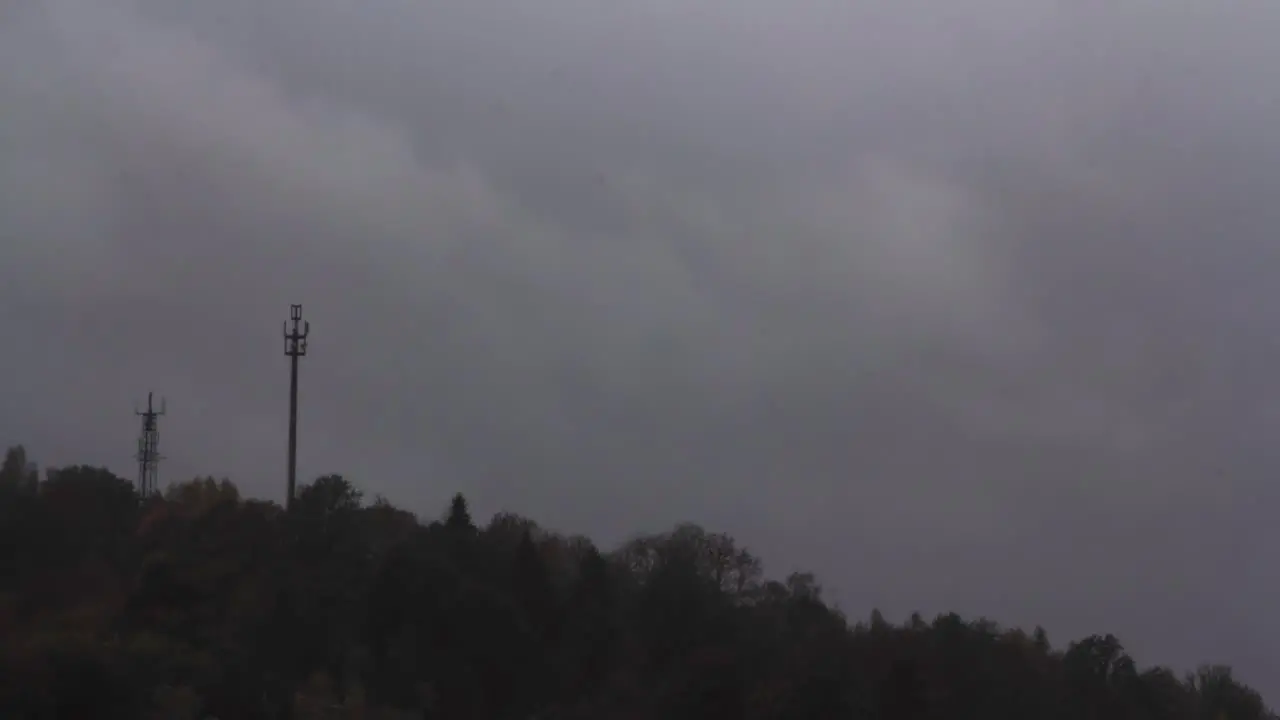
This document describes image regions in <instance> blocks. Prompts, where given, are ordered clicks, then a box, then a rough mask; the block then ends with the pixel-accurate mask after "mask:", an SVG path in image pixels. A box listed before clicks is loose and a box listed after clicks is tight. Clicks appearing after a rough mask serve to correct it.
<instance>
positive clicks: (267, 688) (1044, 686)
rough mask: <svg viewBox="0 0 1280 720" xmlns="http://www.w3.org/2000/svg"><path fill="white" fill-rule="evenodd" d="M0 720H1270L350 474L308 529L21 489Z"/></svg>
mask: <svg viewBox="0 0 1280 720" xmlns="http://www.w3.org/2000/svg"><path fill="white" fill-rule="evenodd" d="M0 549H2V550H0V718H5V720H22V719H26V718H32V719H34V718H69V719H75V720H80V719H82V718H83V719H91V718H121V719H122V720H123V719H134V718H155V719H157V720H160V719H166V720H167V719H177V720H182V719H187V718H190V719H192V720H201V719H205V718H220V719H221V720H253V719H255V718H366V719H368V720H376V719H386V720H392V719H399V718H440V719H448V720H464V719H466V720H470V719H481V718H483V719H486V720H489V719H493V720H504V719H507V718H510V719H512V720H515V719H520V720H531V719H534V718H538V719H541V720H557V719H558V720H588V719H591V720H611V719H617V720H681V719H686V718H687V719H693V718H699V719H703V718H712V719H714V718H733V719H735V720H766V719H770V720H805V719H808V718H814V719H827V718H830V719H832V720H836V719H842V718H866V719H868V720H871V719H876V718H884V719H891V718H892V719H896V718H903V719H924V718H936V719H938V720H943V719H945V720H968V719H973V720H1006V719H1007V720H1029V719H1036V720H1046V719H1048V720H1053V719H1061V720H1068V719H1075V718H1080V719H1082V720H1083V719H1088V720H1113V719H1115V720H1118V719H1120V718H1134V719H1144V720H1254V719H1255V718H1274V717H1276V715H1274V714H1273V713H1272V712H1271V711H1270V710H1269V709H1268V708H1267V707H1266V705H1265V704H1264V702H1263V699H1262V698H1261V697H1260V696H1259V694H1258V693H1257V692H1255V691H1254V690H1252V689H1250V688H1249V687H1246V686H1245V685H1243V684H1242V683H1240V682H1239V681H1237V680H1236V679H1235V678H1233V676H1232V673H1231V670H1230V668H1228V667H1224V666H1218V665H1204V666H1201V667H1200V668H1198V669H1196V670H1194V671H1191V672H1184V671H1181V670H1179V671H1175V670H1172V669H1169V668H1164V667H1142V666H1139V665H1138V664H1137V663H1136V662H1135V660H1134V659H1133V658H1132V657H1130V655H1129V654H1127V653H1126V651H1125V649H1124V647H1123V646H1122V645H1121V643H1120V641H1119V640H1118V639H1117V638H1116V637H1115V636H1113V635H1110V634H1106V633H1101V634H1097V635H1092V636H1089V637H1086V638H1081V639H1077V640H1075V641H1073V642H1070V643H1068V644H1065V645H1054V644H1052V643H1051V642H1050V640H1049V638H1048V637H1047V636H1046V633H1045V632H1044V631H1043V630H1042V629H1040V628H1035V629H1032V630H1031V631H1024V630H1020V629H1016V628H1002V627H1000V626H999V625H997V624H996V623H995V622H993V621H991V620H987V619H985V618H974V619H964V618H961V617H958V616H957V615H955V614H944V615H939V616H938V617H935V618H932V619H925V618H922V617H920V616H919V615H918V614H916V615H912V616H911V617H910V618H909V619H907V620H906V622H905V623H903V624H900V625H899V624H891V623H889V622H887V621H886V620H885V619H884V618H883V616H882V615H881V614H880V613H879V612H877V611H874V610H872V611H870V612H868V613H867V614H866V616H865V619H862V620H856V619H853V618H849V617H846V616H845V615H844V614H843V613H842V612H841V611H840V610H839V609H837V608H835V607H833V606H832V605H831V604H829V603H828V602H827V601H825V600H824V597H823V592H822V588H821V586H820V585H819V584H818V582H817V581H816V580H815V579H814V577H812V576H811V575H808V574H802V573H795V574H792V575H790V576H788V577H786V578H785V579H780V580H779V579H768V578H767V577H766V576H765V575H764V574H763V572H762V568H761V564H760V562H759V560H758V559H757V558H756V557H754V556H753V555H752V554H751V553H750V552H748V551H747V550H746V549H745V548H744V547H742V546H740V545H738V544H737V543H736V542H735V541H734V539H732V538H730V537H728V536H726V535H724V534H720V533H716V532H712V531H709V530H704V529H702V528H700V527H698V526H696V525H692V524H685V525H679V526H677V527H675V528H673V529H672V530H670V531H669V532H664V533H660V534H655V535H648V536H640V537H635V538H634V539H632V540H630V541H628V542H626V543H624V544H622V545H621V546H620V547H617V548H615V549H612V550H608V551H606V550H603V549H601V548H598V547H596V546H595V545H593V544H592V542H591V541H590V540H588V539H587V538H584V537H570V536H564V535H561V534H557V533H555V532H552V531H550V530H548V529H545V528H542V527H539V526H538V525H537V524H536V523H535V522H534V521H532V520H530V519H527V518H524V517H520V516H518V515H513V514H506V513H503V514H498V515H496V516H494V517H493V518H492V519H490V520H489V521H488V522H485V523H478V522H477V521H476V520H475V519H474V518H473V517H472V516H471V514H470V512H469V511H468V508H467V502H466V499H465V498H464V497H463V496H462V495H456V496H455V497H454V498H453V501H452V503H451V504H450V505H449V506H448V507H447V508H443V509H442V512H441V514H440V517H439V518H438V519H433V518H421V519H420V518H418V517H416V516H415V515H414V514H412V513H410V512H407V511H405V510H402V509H399V508H397V507H395V506H394V505H392V504H390V503H389V502H387V501H386V500H385V499H383V498H368V499H367V498H365V497H363V495H362V493H361V491H360V490H359V488H358V487H357V486H356V485H355V484H354V483H352V482H350V481H348V480H346V479H344V478H343V477H340V476H337V475H328V476H324V477H320V478H317V479H315V480H314V481H313V482H311V483H309V484H306V485H304V486H303V487H300V488H299V491H298V494H297V496H296V498H295V502H294V504H293V507H292V508H290V509H289V510H287V511H286V510H285V509H283V508H281V507H280V506H279V505H277V504H275V503H270V502H264V501H261V500H254V499H251V498H247V497H243V496H242V495H241V494H240V492H239V491H238V490H237V488H236V486H235V485H234V484H233V483H231V482H230V481H228V480H215V479H213V478H200V479H195V480H191V481H188V482H182V483H178V484H174V485H171V486H169V487H168V488H167V489H166V491H165V492H164V493H163V495H162V496H155V497H148V498H140V497H138V494H137V492H136V490H135V488H134V485H133V484H132V483H131V482H129V481H128V480H126V479H122V478H120V477H117V476H116V475H114V474H112V473H111V472H110V471H108V470H106V469H102V468H95V467H88V466H70V467H64V468H61V469H57V470H52V469H51V470H47V471H46V472H45V473H44V476H43V477H41V474H40V473H39V472H37V471H35V470H34V469H33V466H32V465H30V464H29V463H28V462H27V458H26V455H25V452H24V450H23V449H22V448H21V447H20V446H19V447H13V448H11V449H10V450H9V451H8V453H7V454H6V457H5V461H4V464H3V466H2V467H0Z"/></svg>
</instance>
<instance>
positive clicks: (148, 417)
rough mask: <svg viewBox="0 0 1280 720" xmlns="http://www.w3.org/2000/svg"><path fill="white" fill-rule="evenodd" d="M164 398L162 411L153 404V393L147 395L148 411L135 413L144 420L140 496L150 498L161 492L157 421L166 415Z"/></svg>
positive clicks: (141, 437) (139, 451) (141, 440)
mask: <svg viewBox="0 0 1280 720" xmlns="http://www.w3.org/2000/svg"><path fill="white" fill-rule="evenodd" d="M164 411H165V403H164V398H161V399H160V409H159V410H156V409H155V408H154V407H153V406H152V404H151V393H147V409H146V410H137V409H135V410H134V411H133V412H134V414H135V415H138V416H139V417H141V418H142V433H141V434H140V435H139V436H138V456H137V459H138V494H139V495H141V496H142V497H144V498H145V497H150V496H152V495H155V494H156V493H158V492H160V461H161V460H163V459H164V456H162V455H161V454H160V429H159V427H158V423H157V420H158V419H159V417H160V416H161V415H163V414H164Z"/></svg>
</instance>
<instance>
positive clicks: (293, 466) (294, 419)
mask: <svg viewBox="0 0 1280 720" xmlns="http://www.w3.org/2000/svg"><path fill="white" fill-rule="evenodd" d="M289 321H291V322H292V323H293V327H292V329H291V328H290V326H289V322H288V321H287V322H285V324H284V354H285V355H287V356H288V357H289V483H288V486H287V488H286V494H285V498H284V503H285V509H286V510H288V509H291V508H292V507H293V496H294V493H295V491H296V488H297V472H298V358H300V357H306V355H307V335H308V334H310V333H311V323H309V322H306V321H305V320H303V319H302V306H301V305H290V306H289Z"/></svg>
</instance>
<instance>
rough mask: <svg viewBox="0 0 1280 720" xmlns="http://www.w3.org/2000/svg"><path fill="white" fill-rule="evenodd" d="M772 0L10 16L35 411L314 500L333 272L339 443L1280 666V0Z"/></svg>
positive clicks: (15, 292)
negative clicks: (1276, 40)
mask: <svg viewBox="0 0 1280 720" xmlns="http://www.w3.org/2000/svg"><path fill="white" fill-rule="evenodd" d="M780 8H781V6H780V5H778V4H776V3H763V2H748V3H743V2H734V3H728V2H706V3H699V4H697V5H696V6H693V5H690V4H688V3H676V2H669V1H664V2H648V3H620V4H619V3H614V4H609V5H608V6H607V7H604V6H600V5H598V4H594V3H586V2H574V1H571V0H554V1H552V2H544V3H539V4H537V5H536V7H535V6H533V5H526V6H517V5H512V6H511V7H508V8H505V9H502V10H498V9H494V8H489V7H486V6H485V5H484V4H483V3H474V2H448V1H445V2H437V3H407V2H393V1H391V0H380V1H379V2H373V3H361V4H358V5H357V4H350V3H343V2H338V1H337V0H325V1H323V2H305V3H304V2H297V1H296V0H272V1H270V2H247V1H245V0H229V1H228V2H222V3H195V2H183V1H180V0H136V1H128V2H127V1H126V0H95V1H94V2H88V1H87V0H49V1H48V2H44V3H39V4H36V3H28V4H25V5H21V6H18V7H16V9H14V10H12V11H6V12H11V14H10V15H9V16H8V17H7V18H6V20H5V22H4V23H3V24H0V107H4V108H5V112H4V116H5V121H4V123H0V238H2V239H3V247H2V248H0V261H3V264H2V265H0V267H2V268H3V274H2V275H0V279H3V281H4V282H3V284H2V285H0V318H2V319H3V320H4V324H5V327H6V329H7V334H8V336H9V337H10V338H12V339H13V340H12V342H10V343H6V352H5V355H4V357H5V362H6V363H7V364H8V365H9V368H10V369H11V376H12V377H14V378H20V379H21V381H20V382H13V383H10V385H9V386H8V387H6V388H5V389H4V390H3V391H0V408H3V412H0V436H2V437H4V438H10V439H11V440H13V441H23V442H26V443H27V444H28V446H29V447H30V449H31V450H32V452H33V453H34V454H35V455H36V456H38V457H40V458H41V459H42V460H43V461H44V462H47V463H59V462H70V461H86V462H94V463H106V464H108V465H111V466H112V467H115V468H117V469H118V470H119V471H121V472H127V470H128V453H129V449H130V448H131V445H132V438H133V435H134V432H135V428H134V427H133V426H132V425H131V422H130V421H131V419H132V418H131V417H130V415H129V411H130V409H131V406H132V404H133V402H134V401H136V400H137V399H138V398H140V397H141V396H142V395H144V394H145V392H146V391H147V390H148V389H155V390H157V391H162V392H164V393H165V394H167V395H168V396H169V398H170V400H171V407H172V413H171V415H170V416H168V417H167V418H166V421H165V425H164V427H163V436H162V437H163V440H162V442H163V443H164V444H165V449H166V452H167V453H168V455H169V456H170V458H171V459H170V460H169V461H167V463H166V465H165V470H164V472H165V473H166V474H167V477H169V478H180V477H183V476H187V475H191V474H194V473H197V472H201V473H204V472H212V473H217V474H222V473H225V474H228V475H231V476H232V477H233V478H235V479H236V480H237V481H239V482H240V483H241V484H242V485H243V486H244V487H246V488H247V489H248V490H249V491H250V492H253V493H257V494H263V495H268V496H273V497H278V495H279V492H280V486H281V482H280V476H281V475H282V471H283V464H284V463H283V457H282V449H283V445H284V443H283V435H284V416H283V409H284V406H285V400H286V398H285V387H284V383H283V380H284V368H285V366H284V359H283V357H281V346H280V339H279V335H278V333H279V330H278V328H279V324H278V323H279V322H280V321H281V320H282V319H283V318H284V316H285V313H286V311H287V305H288V304H289V303H291V302H303V303H305V305H306V312H307V315H308V317H309V318H310V319H311V320H312V321H313V323H314V332H313V343H312V348H313V353H312V355H311V356H310V357H308V358H306V360H304V361H303V363H304V364H303V383H304V395H303V400H302V408H303V419H302V429H301V436H302V437H301V447H302V453H301V458H300V460H301V470H302V472H303V474H304V475H314V474H318V473H320V472H326V471H339V472H344V473H347V474H349V475H350V476H352V477H353V478H355V479H356V480H357V481H358V482H360V483H361V484H362V485H363V486H364V487H365V488H366V489H367V490H368V491H369V492H370V493H374V492H380V493H384V494H386V495H388V496H389V497H391V498H392V499H393V500H395V501H397V502H399V503H402V504H404V505H407V506H409V507H412V508H414V509H415V510H418V511H420V512H423V513H433V512H436V510H437V509H438V508H440V507H442V506H443V504H444V502H445V500H446V499H447V497H448V495H449V494H451V493H452V492H453V491H455V490H458V489H461V490H463V491H465V492H466V493H468V495H469V496H470V497H472V498H473V499H474V500H475V501H476V504H477V507H478V509H479V511H480V512H488V511H493V510H497V509H499V508H500V507H504V508H507V509H513V510H516V511H519V512H524V513H527V514H530V515H532V516H534V517H537V518H539V519H541V520H544V521H545V522H547V524H549V525H553V526H558V527H562V528H564V529H566V530H570V531H584V532H590V533H592V534H593V535H596V536H598V537H600V538H602V539H603V540H606V541H612V540H616V539H618V538H620V537H622V536H624V535H626V534H628V533H631V532H633V531H639V530H645V529H656V528H660V527H663V526H667V525H670V524H671V523H673V522H675V521H677V520H680V519H695V520H699V521H702V522H705V523H707V524H709V525H714V526H717V527H722V528H724V529H727V530H729V531H731V532H733V533H734V534H736V535H737V536H738V537H740V538H741V539H742V541H743V542H745V543H747V544H748V545H750V546H752V547H754V548H755V549H757V550H758V551H760V552H761V553H762V554H763V555H764V556H765V558H766V559H767V560H769V561H770V562H771V563H772V565H773V567H774V569H775V570H776V571H783V570H785V569H786V568H788V567H790V566H792V565H794V564H796V563H807V564H809V565H811V566H813V567H814V569H816V570H818V571H819V572H820V573H821V574H822V575H823V576H824V577H825V579H826V581H827V583H828V585H830V586H831V587H833V588H834V589H835V590H836V591H837V593H838V595H839V597H840V600H841V602H842V603H843V604H844V605H846V606H847V607H848V608H849V609H850V610H853V611H855V612H859V613H861V612H862V610H863V609H864V608H867V607H869V606H870V605H872V604H875V605H879V606H881V607H882V608H883V609H885V610H886V611H887V612H888V613H889V614H890V615H891V616H899V617H900V616H902V615H904V614H905V613H907V612H910V611H911V610H913V609H917V608H918V609H921V610H923V611H925V612H935V611H940V610H949V609H957V610H960V611H963V612H966V613H986V614H989V615H992V616H994V617H996V618H999V619H1002V620H1008V621H1010V622H1016V623H1024V624H1030V623H1036V622H1040V623H1043V624H1045V625H1046V626H1047V627H1048V628H1049V629H1050V631H1051V632H1052V633H1053V634H1054V636H1055V637H1056V638H1057V639H1059V640H1065V639H1066V637H1067V636H1069V635H1078V634H1081V633H1085V632H1093V631H1098V630H1103V631H1114V632H1117V633H1118V634H1120V635H1121V636H1122V637H1123V638H1125V639H1126V640H1127V641H1128V643H1129V644H1130V645H1131V647H1132V649H1134V650H1135V651H1136V652H1137V653H1138V654H1139V656H1140V659H1142V660H1143V661H1149V662H1167V663H1174V664H1178V665H1188V664H1191V663H1193V662H1196V661H1199V660H1202V659H1215V660H1222V661H1226V662H1231V663H1234V664H1236V665H1237V666H1238V667H1239V669H1240V671H1241V672H1242V674H1243V676H1244V677H1245V678H1246V679H1247V680H1249V681H1252V682H1255V683H1263V682H1264V681H1269V680H1270V678H1273V677H1275V670H1276V669H1277V667H1278V666H1280V660H1278V656H1277V655H1276V652H1275V650H1274V648H1275V647H1276V646H1277V641H1280V636H1276V635H1275V633H1274V632H1272V631H1269V630H1267V629H1266V623H1265V621H1264V618H1265V617H1266V613H1267V611H1268V609H1269V607H1270V606H1271V605H1272V604H1274V601H1275V600H1276V597H1277V594H1278V591H1277V586H1276V584H1275V583H1274V582H1272V581H1271V580H1270V578H1269V577H1268V576H1267V575H1266V573H1265V568H1266V563H1265V560H1264V558H1266V556H1267V554H1266V548H1267V547H1269V546H1270V545H1271V544H1272V543H1273V542H1274V541H1275V540H1276V539H1277V538H1276V531H1275V530H1273V529H1272V528H1271V524H1270V523H1269V522H1268V517H1269V516H1268V513H1267V509H1268V508H1269V507H1271V506H1273V504H1274V503H1275V502H1276V501H1277V500H1280V497H1277V492H1276V491H1275V490H1273V489H1272V488H1271V487H1270V485H1269V483H1268V480H1269V478H1270V475H1271V474H1272V473H1273V472H1274V471H1275V468H1276V467H1277V466H1278V463H1277V458H1276V457H1275V452H1274V451H1273V450H1272V449H1271V447H1272V443H1271V442H1270V438H1269V433H1270V430H1271V428H1273V427H1275V417H1274V415H1275V411H1274V410H1272V409H1271V407H1272V403H1271V402H1270V397H1269V392H1268V391H1269V387H1270V383H1269V382H1268V381H1269V371H1270V369H1271V368H1272V367H1274V366H1276V361H1277V360H1280V353H1277V348H1276V344H1275V343H1274V342H1273V341H1272V340H1271V339H1270V335H1271V330H1272V329H1271V328H1270V327H1269V323H1268V320H1269V318H1268V314H1267V313H1266V308H1267V307H1269V306H1270V304H1271V301H1273V300H1274V296H1275V291H1274V290H1273V289H1272V286H1273V285H1274V283H1273V282H1272V279H1273V277H1274V274H1275V271H1274V268H1275V267H1276V260H1277V255H1278V253H1280V250H1277V249H1275V248H1280V245H1276V243H1274V242H1273V238H1272V237H1271V230H1272V229H1273V228H1275V227H1277V225H1278V224H1280V223H1278V222H1277V220H1280V218H1278V217H1277V210H1276V209H1275V208H1276V207H1277V206H1276V203H1275V202H1274V201H1273V199H1272V197H1273V196H1274V195H1275V193H1276V187H1277V182H1276V180H1277V178H1276V176H1275V170H1274V168H1275V167H1280V165H1278V164H1277V163H1276V162H1275V160H1277V158H1276V157H1275V156H1276V155H1277V151H1276V150H1275V149H1274V147H1275V146H1274V143H1272V142H1270V134H1271V128H1273V127H1274V126H1275V121H1276V120H1277V115H1278V114H1280V112H1278V110H1280V108H1277V102H1276V98H1277V97H1280V96H1278V95H1277V94H1276V93H1275V92H1274V91H1273V90H1272V89H1271V88H1270V85H1271V84H1273V83H1271V82H1270V80H1269V78H1268V77H1267V75H1266V74H1265V73H1268V72H1269V68H1270V67H1273V66H1274V63H1275V59H1276V58H1275V53H1274V51H1273V50H1271V49H1270V47H1271V37H1272V35H1273V30H1274V28H1275V27H1277V22H1276V21H1277V19H1278V18H1277V17H1276V15H1277V11H1275V10H1271V9H1264V8H1261V7H1259V8H1251V9H1249V10H1247V11H1246V10H1245V9H1243V7H1242V6H1237V7H1229V6H1226V5H1213V6H1210V5H1206V4H1203V3H1190V2H1167V1H1166V2H1160V3H1154V2H1135V3H1128V4H1126V5H1125V7H1124V8H1123V9H1116V8H1115V7H1113V6H1111V5H1107V6H1105V7H1104V6H1103V5H1102V4H1089V3H1070V4H1067V3H1048V2H1042V3H1037V2H1011V1H1010V2H1003V1H1002V2H996V1H995V0H986V1H984V2H983V3H978V4H969V6H967V7H965V8H960V7H959V6H957V7H956V8H953V9H947V8H939V7H937V4H936V3H913V2H900V3H879V4H865V3H864V4H848V3H825V2H818V1H817V0H814V1H813V2H802V3H789V4H787V8H786V10H785V11H784V10H782V9H780ZM1264 688H1265V689H1268V690H1271V691H1272V692H1275V690H1276V688H1274V687H1270V688H1266V687H1265V686H1264Z"/></svg>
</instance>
